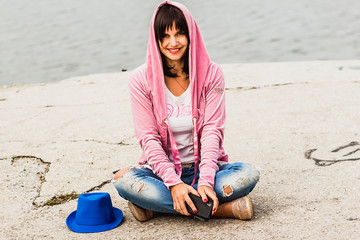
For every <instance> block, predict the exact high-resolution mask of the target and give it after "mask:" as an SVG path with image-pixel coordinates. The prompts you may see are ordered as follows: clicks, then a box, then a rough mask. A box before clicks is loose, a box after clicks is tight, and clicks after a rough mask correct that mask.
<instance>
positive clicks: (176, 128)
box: [165, 87, 194, 163]
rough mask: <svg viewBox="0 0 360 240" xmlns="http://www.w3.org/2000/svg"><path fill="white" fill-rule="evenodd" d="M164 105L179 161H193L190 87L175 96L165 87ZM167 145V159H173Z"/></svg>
mask: <svg viewBox="0 0 360 240" xmlns="http://www.w3.org/2000/svg"><path fill="white" fill-rule="evenodd" d="M165 94H166V106H167V113H168V120H169V124H170V128H171V132H172V134H173V136H174V138H175V142H176V146H177V148H178V150H179V155H180V161H181V163H192V162H194V144H193V142H194V141H193V136H192V117H191V116H192V113H191V96H190V95H191V94H190V87H188V88H187V89H186V91H185V92H184V93H183V94H181V95H180V96H178V97H176V96H175V95H174V94H172V93H171V92H170V90H169V89H168V88H167V87H165ZM168 145H169V152H170V154H169V159H170V160H171V161H174V159H173V156H172V153H171V144H168Z"/></svg>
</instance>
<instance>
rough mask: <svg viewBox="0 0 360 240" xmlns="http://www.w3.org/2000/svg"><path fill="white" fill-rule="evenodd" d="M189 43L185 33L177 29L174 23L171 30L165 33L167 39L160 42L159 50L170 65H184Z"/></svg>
mask: <svg viewBox="0 0 360 240" xmlns="http://www.w3.org/2000/svg"><path fill="white" fill-rule="evenodd" d="M188 43H189V41H188V39H187V37H186V35H185V33H184V32H182V31H180V30H178V29H176V27H175V23H174V24H173V26H172V28H171V29H167V30H166V31H165V37H164V38H163V39H161V40H160V41H159V48H160V52H161V53H162V54H164V56H165V57H166V60H167V62H168V63H169V64H170V65H175V64H177V63H182V61H183V56H184V54H185V52H186V49H187V48H188Z"/></svg>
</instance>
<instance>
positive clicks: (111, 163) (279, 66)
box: [0, 60, 360, 239]
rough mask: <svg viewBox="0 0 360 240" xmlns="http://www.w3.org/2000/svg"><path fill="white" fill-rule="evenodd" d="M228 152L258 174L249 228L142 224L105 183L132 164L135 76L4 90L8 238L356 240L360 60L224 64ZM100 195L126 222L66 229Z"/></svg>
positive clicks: (1, 112) (0, 231)
mask: <svg viewBox="0 0 360 240" xmlns="http://www.w3.org/2000/svg"><path fill="white" fill-rule="evenodd" d="M222 67H223V70H224V73H225V78H226V85H227V88H226V104H227V123H226V137H225V150H226V152H227V154H228V155H229V157H230V161H231V162H235V161H244V162H249V163H252V164H255V165H257V166H258V167H259V168H260V169H261V178H260V182H259V183H258V185H257V186H256V188H255V189H254V191H253V192H252V193H251V194H250V196H251V197H252V198H253V201H254V207H255V218H254V219H253V220H251V221H247V222H245V221H239V220H236V219H211V220H210V221H208V222H205V223H203V222H199V221H196V220H194V219H191V218H187V217H182V216H173V215H160V216H156V217H155V218H154V219H152V220H150V221H148V222H145V223H140V222H137V221H136V220H135V219H134V218H133V217H132V215H131V213H130V210H129V208H128V207H127V203H126V201H125V200H123V199H121V198H120V197H119V196H118V194H117V192H116V190H115V188H114V187H113V186H112V184H111V183H110V182H109V181H110V179H111V178H112V176H113V172H114V171H116V170H117V169H119V168H122V167H125V166H128V165H131V164H136V163H137V161H138V159H139V157H140V154H141V152H140V148H139V146H138V145H137V143H136V140H135V138H134V132H133V125H132V117H131V110H130V106H129V96H128V92H127V80H128V77H129V74H130V73H127V72H126V73H111V74H99V75H91V76H84V77H74V78H71V79H67V80H64V81H61V82H57V83H51V84H33V85H21V86H7V87H6V86H3V87H1V86H0V168H1V174H0V179H1V183H2V184H1V185H0V192H1V193H2V194H1V195H0V202H1V208H0V238H2V239H360V231H359V229H360V203H359V202H360V170H359V169H360V135H359V133H360V107H359V105H360V94H359V93H360V61H359V60H353V61H319V62H286V63H252V64H229V65H222ZM93 191H102V192H108V193H110V195H111V198H112V201H113V205H114V206H115V207H117V208H120V209H121V210H122V211H123V213H124V215H125V218H124V221H123V222H122V223H121V224H120V225H119V226H118V227H117V228H115V229H113V230H111V231H107V232H102V233H93V234H78V233H74V232H72V231H70V230H69V229H68V228H67V226H66V224H65V219H66V217H67V216H68V215H69V214H70V213H71V212H72V211H74V210H76V205H77V200H76V199H75V200H69V201H67V202H65V203H63V204H59V205H54V206H43V205H44V203H46V202H47V201H48V200H49V199H52V198H53V197H56V196H59V195H61V194H62V195H66V194H67V195H69V194H70V195H69V196H71V193H76V194H79V193H83V192H93Z"/></svg>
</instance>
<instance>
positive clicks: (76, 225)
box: [66, 192, 123, 233]
mask: <svg viewBox="0 0 360 240" xmlns="http://www.w3.org/2000/svg"><path fill="white" fill-rule="evenodd" d="M122 218H123V213H122V211H121V210H120V209H118V208H115V207H113V206H112V203H111V198H110V195H109V194H108V193H101V192H98V193H84V194H80V196H79V200H78V205H77V210H76V211H74V212H72V213H70V215H69V216H68V217H67V218H66V225H67V226H68V228H69V229H70V230H72V231H74V232H78V233H93V232H103V231H107V230H110V229H113V228H115V227H117V226H118V225H119V224H120V222H121V220H122Z"/></svg>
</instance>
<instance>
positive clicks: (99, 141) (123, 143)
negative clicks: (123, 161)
mask: <svg viewBox="0 0 360 240" xmlns="http://www.w3.org/2000/svg"><path fill="white" fill-rule="evenodd" d="M70 142H96V143H103V144H109V145H120V146H129V145H131V144H128V143H125V142H124V140H122V141H120V142H117V143H114V142H107V141H101V140H95V139H85V140H71V141H70Z"/></svg>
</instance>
